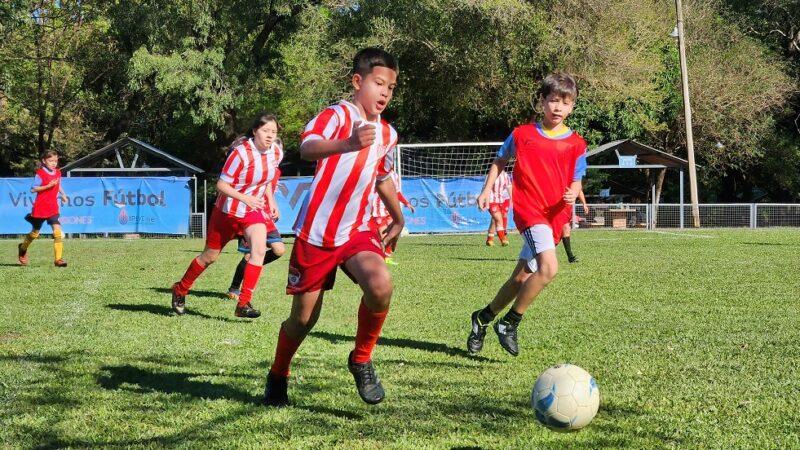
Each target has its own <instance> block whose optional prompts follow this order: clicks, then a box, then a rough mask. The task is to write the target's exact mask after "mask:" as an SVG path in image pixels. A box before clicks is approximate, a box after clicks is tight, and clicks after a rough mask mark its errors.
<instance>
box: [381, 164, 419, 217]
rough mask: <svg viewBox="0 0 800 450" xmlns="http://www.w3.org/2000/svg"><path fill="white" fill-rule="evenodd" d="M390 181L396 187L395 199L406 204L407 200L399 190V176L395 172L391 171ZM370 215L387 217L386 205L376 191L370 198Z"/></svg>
mask: <svg viewBox="0 0 800 450" xmlns="http://www.w3.org/2000/svg"><path fill="white" fill-rule="evenodd" d="M391 177H392V181H394V187H395V189H397V199H398V200H399V201H400V202H401V203H403V204H405V205H406V206H408V205H409V204H410V203H408V200H406V198H405V196H403V193H402V192H401V191H400V177H399V176H398V175H397V172H395V171H392V175H391ZM372 217H389V210H388V209H386V205H385V204H384V203H383V200H381V197H380V196H379V195H378V194H377V193H376V194H375V197H374V198H373V200H372Z"/></svg>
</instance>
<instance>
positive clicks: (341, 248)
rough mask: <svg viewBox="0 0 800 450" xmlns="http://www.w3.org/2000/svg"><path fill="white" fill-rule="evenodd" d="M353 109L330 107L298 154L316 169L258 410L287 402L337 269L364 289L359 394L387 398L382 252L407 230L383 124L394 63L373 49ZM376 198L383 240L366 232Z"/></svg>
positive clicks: (358, 70) (362, 61)
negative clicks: (383, 211) (379, 359)
mask: <svg viewBox="0 0 800 450" xmlns="http://www.w3.org/2000/svg"><path fill="white" fill-rule="evenodd" d="M351 83H352V85H353V88H354V91H355V92H354V94H353V101H352V102H349V101H344V100H343V101H341V102H339V103H338V104H336V105H333V106H330V107H328V108H326V109H325V110H324V111H322V112H321V113H319V115H317V117H315V118H314V119H312V120H311V122H309V123H308V125H307V126H306V129H305V132H304V133H303V135H302V143H301V145H300V154H301V156H302V157H303V159H306V160H309V161H317V169H316V172H315V174H314V179H313V181H312V184H311V188H310V190H309V192H308V194H307V196H306V198H305V200H304V202H303V206H302V208H301V209H300V212H299V213H298V215H297V220H296V221H295V224H294V230H295V234H296V235H297V239H296V240H295V243H294V247H293V248H292V255H291V259H290V261H289V279H288V285H287V288H286V292H287V293H288V294H291V295H293V299H292V310H291V313H290V314H289V318H287V319H286V320H285V321H284V322H283V324H282V325H281V330H280V333H279V335H278V344H277V346H276V349H275V359H274V361H273V363H272V367H271V368H270V371H269V373H268V375H267V385H266V389H265V392H264V403H265V404H266V405H270V406H284V405H287V404H288V403H289V398H288V395H287V380H288V376H289V366H290V364H291V361H292V358H293V357H294V354H295V352H296V351H297V348H298V347H299V346H300V344H301V343H302V342H303V339H305V337H306V336H307V335H308V333H309V332H310V331H311V328H312V327H313V326H314V324H315V323H316V322H317V319H318V318H319V314H320V311H321V310H322V298H323V295H324V292H325V291H326V290H329V289H331V288H333V284H334V281H335V280H336V269H337V267H341V268H342V270H343V271H344V272H345V273H346V274H347V275H348V276H349V277H350V278H351V279H352V280H353V281H355V282H356V283H358V285H359V286H360V287H361V290H362V291H363V295H362V297H361V305H360V307H359V311H358V327H357V331H356V338H355V349H354V350H353V351H352V352H350V356H349V357H348V360H347V365H348V368H349V369H350V372H351V373H352V374H353V378H354V379H355V383H356V388H357V390H358V394H359V396H360V397H361V399H362V400H364V401H365V402H366V403H369V404H376V403H379V402H381V401H382V400H383V398H384V396H385V394H384V390H383V386H382V385H381V381H380V378H378V376H377V374H376V373H375V368H374V367H373V365H372V350H373V349H374V347H375V344H376V343H377V341H378V337H379V336H380V332H381V328H382V327H383V322H384V320H385V318H386V314H387V312H388V310H389V303H390V301H391V298H392V289H393V286H392V278H391V275H390V274H389V270H388V268H387V267H386V263H385V262H384V257H385V254H384V252H383V250H384V248H394V246H395V244H396V243H397V239H398V237H399V236H400V232H401V231H402V229H403V226H404V218H403V213H402V212H401V210H400V204H399V203H398V201H397V191H396V189H395V186H394V183H393V182H392V179H391V172H392V171H393V170H394V161H393V159H392V155H393V153H392V150H393V148H394V146H395V145H396V144H397V132H396V131H395V130H394V128H392V127H391V126H390V125H389V123H388V122H386V121H384V120H381V113H382V112H383V111H384V109H385V108H386V106H387V105H388V104H389V101H390V100H391V99H392V93H393V91H394V88H395V86H396V85H397V62H396V61H395V59H394V57H393V56H392V55H390V54H388V53H387V52H385V51H383V50H380V49H377V48H366V49H363V50H360V51H359V52H358V53H357V54H356V55H355V57H354V58H353V76H352V79H351ZM374 195H379V196H380V197H381V199H382V200H383V202H384V203H385V204H386V208H387V209H388V210H389V214H390V215H391V217H392V223H391V225H389V227H388V228H387V229H386V234H385V235H384V236H383V238H381V237H380V236H378V234H377V233H376V232H375V230H374V228H373V227H372V226H371V225H370V219H371V217H372V211H371V203H372V202H371V201H370V200H371V199H372V197H373V196H374Z"/></svg>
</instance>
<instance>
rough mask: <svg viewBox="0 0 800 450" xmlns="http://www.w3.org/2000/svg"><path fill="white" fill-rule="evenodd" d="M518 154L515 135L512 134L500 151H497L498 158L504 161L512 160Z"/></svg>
mask: <svg viewBox="0 0 800 450" xmlns="http://www.w3.org/2000/svg"><path fill="white" fill-rule="evenodd" d="M516 154H517V149H516V148H515V147H514V133H511V134H509V135H508V137H507V138H506V140H505V142H503V145H501V146H500V150H498V151H497V157H498V158H503V159H511V158H513V157H514V155H516Z"/></svg>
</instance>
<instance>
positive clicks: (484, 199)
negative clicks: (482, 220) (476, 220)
mask: <svg viewBox="0 0 800 450" xmlns="http://www.w3.org/2000/svg"><path fill="white" fill-rule="evenodd" d="M478 209H480V210H481V211H486V210H487V209H489V194H488V193H486V192H481V195H479V196H478Z"/></svg>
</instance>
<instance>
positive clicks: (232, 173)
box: [219, 150, 244, 183]
mask: <svg viewBox="0 0 800 450" xmlns="http://www.w3.org/2000/svg"><path fill="white" fill-rule="evenodd" d="M243 167H244V161H242V155H240V154H239V151H238V150H234V151H232V152H231V153H230V154H229V155H228V159H227V160H226V161H225V165H224V166H223V167H222V173H220V174H219V179H220V180H222V181H224V182H226V183H233V181H234V180H235V179H236V178H238V177H239V173H241V171H242V168H243Z"/></svg>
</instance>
